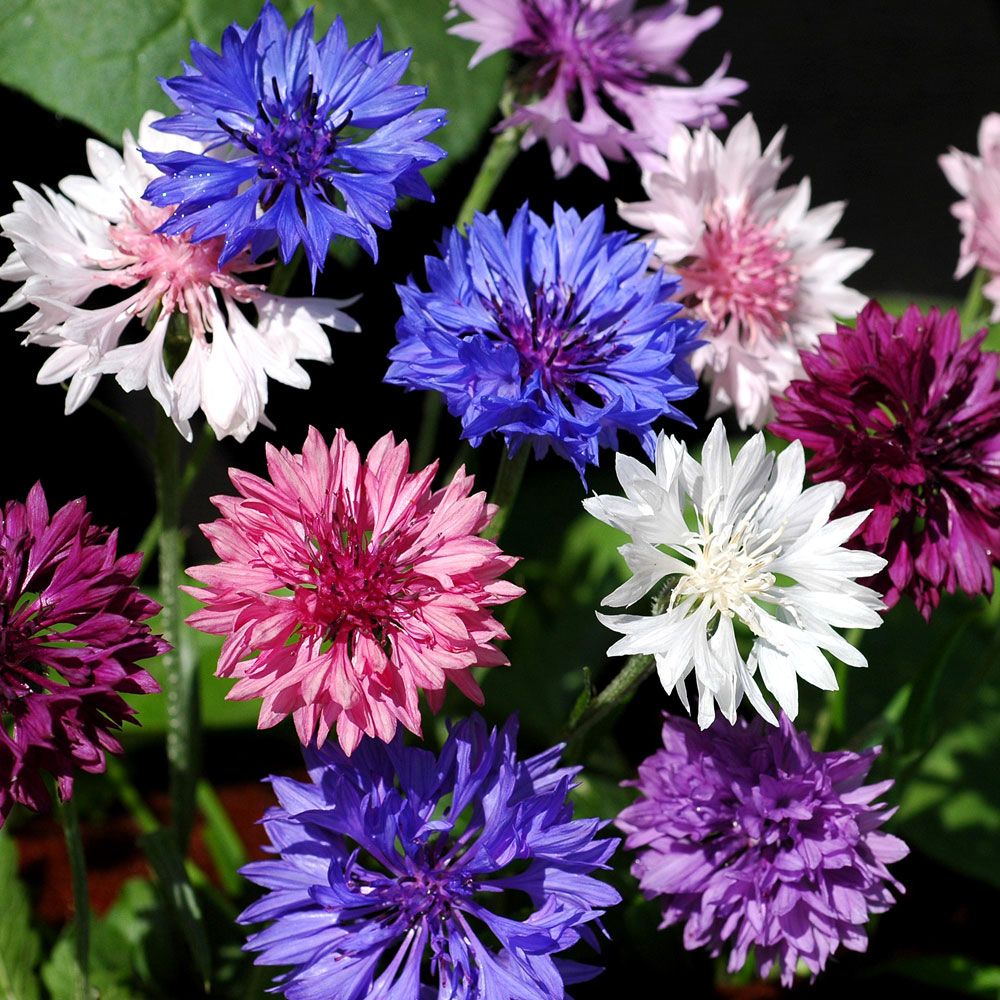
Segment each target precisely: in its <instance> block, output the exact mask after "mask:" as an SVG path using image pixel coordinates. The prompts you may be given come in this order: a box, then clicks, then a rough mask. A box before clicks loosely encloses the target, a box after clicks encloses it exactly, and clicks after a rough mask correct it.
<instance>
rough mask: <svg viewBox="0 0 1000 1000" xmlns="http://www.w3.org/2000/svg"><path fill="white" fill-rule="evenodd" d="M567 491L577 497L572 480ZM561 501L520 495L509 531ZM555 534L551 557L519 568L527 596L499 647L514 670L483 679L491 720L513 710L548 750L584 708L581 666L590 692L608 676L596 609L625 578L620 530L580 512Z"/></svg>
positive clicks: (604, 636)
mask: <svg viewBox="0 0 1000 1000" xmlns="http://www.w3.org/2000/svg"><path fill="white" fill-rule="evenodd" d="M529 485H530V482H529ZM569 489H572V490H574V491H575V492H576V493H577V497H579V492H578V490H579V486H578V483H577V482H573V483H572V484H571V485H570V486H569ZM560 492H561V491H560ZM560 501H566V498H565V497H556V498H553V497H552V495H551V494H550V493H549V492H548V491H546V492H545V494H532V493H531V492H528V495H527V496H525V495H522V496H521V498H520V499H519V501H518V509H517V513H516V517H515V518H514V520H513V521H512V523H511V528H512V529H513V528H515V527H517V528H520V527H521V526H522V525H539V524H541V525H544V524H546V523H547V522H548V519H549V516H550V515H549V511H548V505H549V503H550V502H551V503H559V502H560ZM568 503H569V504H570V505H572V503H573V501H572V500H569V501H568ZM565 506H566V503H565V502H563V503H562V508H563V510H565ZM570 509H572V506H571V508H570ZM559 529H560V530H559V531H558V532H552V534H551V536H549V537H550V539H551V543H552V545H553V548H554V551H553V552H551V553H545V554H544V555H539V554H534V553H533V558H532V559H531V562H530V564H527V563H526V564H522V565H523V567H524V568H523V573H524V577H525V578H524V579H522V580H520V581H519V582H521V583H523V584H524V585H525V587H526V589H527V593H526V594H525V595H524V596H523V597H521V598H519V599H518V600H517V601H516V602H514V603H513V604H512V605H511V606H510V607H509V608H508V609H506V614H505V616H504V624H505V625H506V627H507V630H508V632H510V635H511V640H510V641H509V642H508V643H506V644H505V647H504V648H505V651H506V653H507V655H508V656H509V657H510V661H511V663H512V664H513V667H512V668H511V669H506V668H499V669H497V670H491V671H490V672H489V673H488V674H487V675H486V677H485V678H484V679H483V681H482V683H483V684H484V685H485V691H486V696H487V702H488V706H489V712H490V716H491V718H494V719H500V718H503V717H504V716H505V715H507V714H509V713H511V712H514V711H516V712H518V714H519V715H520V718H521V725H522V729H523V730H524V731H525V733H526V734H528V735H529V737H530V739H531V740H532V741H533V742H535V743H536V744H538V745H539V746H541V745H551V744H552V742H553V740H554V739H555V738H557V736H558V734H559V731H560V729H561V728H562V727H563V726H564V725H565V724H566V722H567V720H568V719H569V717H570V715H571V713H572V712H573V710H574V705H575V706H576V709H577V710H578V711H582V710H583V708H584V707H585V706H586V702H587V700H588V697H587V695H586V694H585V691H586V688H587V686H588V685H589V684H590V683H591V680H590V671H587V672H586V673H585V672H584V671H583V670H582V667H583V665H584V664H590V665H592V669H593V674H594V680H593V685H594V689H595V690H600V688H601V687H602V686H603V685H604V684H605V683H607V681H608V679H609V678H610V677H611V676H613V668H612V666H611V665H610V664H609V662H608V657H607V648H608V646H609V645H610V643H611V641H612V635H611V633H609V632H608V631H607V630H606V629H605V628H604V626H602V625H601V624H600V623H599V622H598V621H597V619H596V618H595V617H594V611H595V610H596V609H597V608H599V607H600V603H601V598H602V597H604V596H605V595H606V594H608V593H610V592H611V591H612V590H613V589H614V588H615V587H617V586H618V585H619V584H620V583H621V582H622V581H623V580H624V579H625V578H626V577H627V575H628V569H627V567H626V566H625V563H624V560H623V559H622V557H621V556H620V555H619V554H618V551H617V550H618V546H619V545H622V544H623V543H624V542H625V540H626V539H625V536H624V535H623V534H622V533H621V532H620V531H616V530H615V529H614V528H610V527H608V526H607V525H606V524H603V523H602V522H600V521H598V520H597V519H596V518H593V517H591V516H590V515H589V514H586V513H584V512H581V513H580V514H579V515H577V516H576V517H575V518H574V519H573V520H571V521H569V522H568V523H566V522H564V521H563V522H560V524H559ZM511 534H512V536H513V531H512V533H511ZM504 545H505V547H506V548H507V549H508V551H512V552H517V551H519V542H518V541H517V539H516V537H512V538H510V539H508V538H505V540H504ZM519 568H520V567H519Z"/></svg>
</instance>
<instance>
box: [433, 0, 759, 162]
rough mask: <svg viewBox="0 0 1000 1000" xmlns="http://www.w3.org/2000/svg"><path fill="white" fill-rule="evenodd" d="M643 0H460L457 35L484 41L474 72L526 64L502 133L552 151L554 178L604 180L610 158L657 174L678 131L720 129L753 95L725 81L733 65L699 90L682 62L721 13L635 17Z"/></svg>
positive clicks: (677, 5) (674, 6) (677, 4)
mask: <svg viewBox="0 0 1000 1000" xmlns="http://www.w3.org/2000/svg"><path fill="white" fill-rule="evenodd" d="M634 8H635V0H617V2H615V3H608V2H607V0H452V11H451V13H452V14H453V15H454V14H457V13H459V12H461V13H463V14H467V15H468V16H469V18H471V20H468V21H462V22H461V23H460V24H457V25H456V26H455V27H453V28H452V29H451V30H452V32H453V33H454V34H456V35H461V36H462V37H463V38H469V39H472V40H473V41H476V42H479V48H478V49H477V50H476V52H475V54H474V55H473V57H472V61H471V63H470V65H472V66H475V64H476V63H478V62H479V61H480V60H482V59H485V58H486V57H487V56H490V55H492V54H493V53H495V52H500V51H501V50H503V49H510V50H511V51H512V52H513V53H515V55H518V56H520V57H522V59H524V60H525V61H526V66H525V67H524V68H523V69H522V70H521V71H520V72H519V73H518V74H517V75H516V76H515V83H516V84H517V89H516V90H515V104H514V111H513V114H511V115H510V117H508V118H507V119H506V120H505V121H503V122H501V123H500V125H499V128H507V127H511V126H523V127H525V128H526V131H525V133H524V138H523V139H522V141H521V144H522V146H524V147H525V148H527V147H528V146H531V145H533V144H534V143H535V142H537V141H538V140H539V139H544V140H545V141H546V142H548V144H549V149H550V151H551V154H552V167H553V169H554V170H555V172H556V176H559V177H562V176H565V175H566V174H568V173H569V172H570V171H571V170H572V169H573V168H574V167H575V166H576V165H577V164H578V163H582V164H584V165H585V166H587V167H589V168H590V169H591V170H593V171H594V173H596V174H597V175H598V176H599V177H603V178H604V179H605V180H606V179H607V177H608V167H607V163H606V162H605V158H607V159H611V160H622V159H624V158H625V155H626V154H628V155H631V156H633V157H634V158H635V159H636V160H637V161H638V162H639V165H640V166H642V167H643V168H644V169H656V164H657V158H656V156H655V154H656V153H665V152H666V151H667V144H668V141H669V139H670V136H671V133H672V132H673V130H674V127H675V126H676V125H693V126H697V125H703V124H707V125H711V126H712V127H713V128H721V127H722V126H723V125H725V123H726V117H725V115H724V114H723V113H722V111H721V108H722V107H724V106H725V105H728V104H732V103H733V100H732V99H733V97H734V96H735V95H736V94H739V93H742V92H743V91H744V90H745V89H746V83H744V81H742V80H736V79H734V78H732V77H727V76H726V75H725V73H726V70H727V68H728V59H726V60H725V61H724V62H723V63H722V65H721V66H720V67H719V68H718V69H717V70H716V71H715V73H713V74H712V76H711V77H710V78H709V79H708V80H706V81H705V82H704V83H703V84H701V85H699V86H673V85H671V86H667V85H665V84H664V83H663V82H662V81H664V80H672V81H676V82H678V83H681V84H688V83H689V82H690V77H689V76H688V74H687V73H686V72H685V71H684V69H683V67H682V66H681V65H680V60H681V59H682V58H683V56H684V54H685V53H686V52H687V50H688V49H689V48H690V46H691V44H692V43H693V42H694V40H695V39H696V38H697V37H698V36H699V35H700V34H701V33H702V32H703V31H706V30H707V29H708V28H711V27H712V25H714V24H715V23H716V22H717V21H718V20H719V18H720V17H721V16H722V11H721V9H720V8H719V7H710V8H708V9H707V10H705V11H703V12H702V13H700V14H698V15H696V16H694V17H690V16H688V15H687V14H685V10H686V9H687V2H686V0H671V2H670V3H665V4H661V5H660V6H659V7H651V8H647V9H643V10H640V11H636V10H635V9H634Z"/></svg>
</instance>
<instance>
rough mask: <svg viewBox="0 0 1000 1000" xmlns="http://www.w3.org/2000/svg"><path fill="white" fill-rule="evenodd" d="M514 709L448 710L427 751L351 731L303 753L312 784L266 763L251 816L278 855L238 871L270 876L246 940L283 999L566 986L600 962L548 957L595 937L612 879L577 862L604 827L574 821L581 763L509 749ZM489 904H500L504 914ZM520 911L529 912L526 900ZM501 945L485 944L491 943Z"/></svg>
mask: <svg viewBox="0 0 1000 1000" xmlns="http://www.w3.org/2000/svg"><path fill="white" fill-rule="evenodd" d="M516 735H517V721H516V719H511V720H509V721H508V722H507V723H506V724H505V725H504V726H503V727H502V728H500V729H499V730H497V729H494V730H492V731H489V730H487V728H486V724H485V723H484V722H483V720H482V719H481V718H480V717H479V716H478V715H474V716H472V717H471V718H469V719H466V720H464V721H463V722H460V723H459V724H457V725H456V726H455V727H454V728H453V729H452V730H451V732H450V733H449V735H448V738H447V740H446V741H445V744H444V747H443V748H442V750H441V753H440V755H438V756H435V755H434V754H433V753H431V752H429V751H427V750H422V749H420V748H418V747H411V746H405V745H404V744H403V742H402V739H401V737H400V736H399V735H397V736H396V738H395V739H393V741H392V742H391V743H388V744H385V743H382V742H381V741H380V740H375V739H371V738H365V739H364V740H362V742H361V744H360V746H359V747H358V748H357V750H355V751H354V753H353V755H352V756H351V757H347V756H346V755H345V754H344V753H343V751H342V750H341V749H339V747H337V746H335V745H334V744H333V743H332V742H327V743H326V744H325V745H324V746H323V748H322V749H321V750H316V749H310V750H307V751H306V762H307V764H308V767H309V776H310V779H311V783H306V784H302V783H300V782H297V781H292V780H291V779H289V778H278V777H275V778H272V779H271V782H272V784H273V786H274V790H275V793H276V794H277V796H278V801H279V803H280V805H278V806H277V807H275V808H273V809H271V810H269V811H268V813H267V814H266V815H265V817H264V826H265V828H266V830H267V832H268V835H269V836H270V838H271V842H272V843H273V845H274V849H275V851H276V852H277V853H278V854H279V855H280V857H278V858H276V859H275V860H271V861H260V862H255V863H253V864H250V865H247V866H246V867H245V868H244V869H243V873H244V874H245V875H246V876H247V877H248V878H249V879H250V880H251V881H253V882H255V883H257V884H258V885H261V886H264V887H265V888H267V889H269V890H271V891H270V892H269V893H268V894H267V895H266V896H264V897H263V898H261V899H260V900H258V901H257V902H256V903H254V904H252V905H251V906H250V907H248V908H247V909H246V910H245V911H244V912H243V914H242V915H241V917H240V921H241V922H243V923H258V922H260V921H273V923H271V925H270V926H269V927H267V928H266V929H264V930H262V931H259V932H257V933H255V934H252V935H251V936H250V938H249V940H248V942H247V948H248V949H250V950H253V951H259V952H260V953H261V954H260V956H259V957H258V959H257V962H258V964H262V965H283V966H291V969H290V970H289V971H287V972H284V973H282V974H281V975H280V976H279V977H278V978H277V979H276V980H275V984H276V985H275V991H276V992H278V991H280V992H282V993H283V994H284V995H285V996H286V997H288V998H289V1000H315V998H317V997H343V998H348V997H351V998H360V997H373V996H380V997H385V998H386V1000H389V998H400V1000H415V998H418V997H419V998H424V997H428V998H429V997H442V998H443V997H448V998H449V1000H501V998H502V1000H508V998H512V997H539V998H541V997H558V998H560V1000H562V998H563V997H564V996H565V990H564V984H566V983H573V982H579V981H582V980H583V979H587V978H590V977H591V976H592V975H594V974H596V972H597V971H598V970H597V969H594V968H591V967H588V966H581V965H579V964H577V963H576V962H573V961H569V960H563V959H561V958H560V957H558V956H559V954H560V953H561V952H563V951H565V950H566V949H567V948H569V947H571V946H572V945H573V944H575V943H576V942H577V941H578V940H580V939H581V938H582V939H583V940H585V941H587V942H589V943H590V944H592V945H596V940H595V937H594V933H593V931H592V930H591V928H590V927H589V926H587V925H588V924H590V923H591V922H593V923H594V924H596V926H597V927H600V916H601V914H602V913H603V911H604V910H605V909H606V908H607V907H609V906H613V905H615V904H616V903H618V902H619V901H620V897H619V895H618V893H617V892H616V891H615V890H614V889H612V888H611V887H610V886H608V885H605V884H604V883H603V882H601V881H599V880H598V879H596V878H594V877H593V876H592V875H591V874H590V873H591V872H593V871H594V870H595V869H598V868H607V867H608V865H607V861H608V859H609V858H610V856H611V854H612V853H613V852H614V850H615V847H616V846H617V844H618V841H617V840H616V839H614V838H604V839H595V837H596V834H597V832H598V831H599V830H600V829H601V828H602V827H603V826H604V823H603V822H602V821H600V820H593V819H580V820H574V819H573V810H572V807H571V805H570V803H569V801H568V800H567V794H568V792H569V790H570V789H571V788H572V787H573V777H574V775H575V774H576V773H577V771H578V770H579V769H578V768H560V767H559V766H558V758H559V753H560V750H561V747H553V748H552V749H551V750H548V751H546V752H545V753H542V754H539V755H538V756H537V757H531V758H529V759H527V760H520V759H518V757H517V755H516V752H515V741H516ZM501 913H502V914H503V915H501ZM529 914H530V915H529ZM497 944H499V949H498V950H497V949H496V945H497Z"/></svg>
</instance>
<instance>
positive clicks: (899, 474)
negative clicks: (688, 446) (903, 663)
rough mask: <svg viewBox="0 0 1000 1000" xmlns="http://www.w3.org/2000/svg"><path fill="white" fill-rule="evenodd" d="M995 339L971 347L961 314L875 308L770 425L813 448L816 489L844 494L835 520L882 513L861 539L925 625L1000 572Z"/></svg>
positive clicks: (884, 587) (829, 345) (832, 338)
mask: <svg viewBox="0 0 1000 1000" xmlns="http://www.w3.org/2000/svg"><path fill="white" fill-rule="evenodd" d="M985 337H986V331H985V330H983V331H980V332H979V333H978V334H976V335H975V336H974V337H970V338H969V339H968V340H966V341H963V340H962V336H961V324H960V322H959V318H958V314H957V313H955V312H954V311H951V312H949V313H946V314H945V315H941V314H940V313H939V312H938V311H937V310H936V309H932V310H931V311H930V312H929V313H928V314H927V315H926V316H925V315H923V314H922V313H921V312H920V310H919V309H918V308H917V307H916V306H910V308H909V309H907V310H906V313H905V314H904V315H903V317H902V318H901V319H896V318H895V317H893V316H888V315H886V313H885V312H884V311H883V310H882V307H881V306H879V305H878V303H876V302H872V303H870V304H869V305H868V306H866V307H865V309H864V310H863V311H862V312H861V314H860V315H859V316H858V321H857V325H856V327H855V328H854V329H851V328H850V327H846V326H838V327H837V332H836V333H835V334H827V335H825V336H823V337H821V338H820V341H819V346H818V348H817V350H816V351H815V353H805V354H803V355H802V364H803V366H804V368H805V371H806V374H807V375H808V380H804V381H798V382H792V384H791V385H790V386H789V387H788V389H787V390H786V393H785V396H786V398H785V399H777V400H776V401H775V409H776V411H777V415H778V416H777V420H776V421H775V423H773V424H771V427H770V429H771V430H772V431H774V433H775V434H779V435H780V436H781V437H784V438H788V439H789V440H799V441H801V442H802V444H803V445H804V446H805V447H806V448H809V449H812V451H813V452H814V455H813V457H812V458H811V459H810V460H809V463H808V465H807V468H808V469H809V471H810V473H811V474H812V478H813V479H814V480H815V481H816V482H825V481H831V480H840V481H842V482H843V483H844V484H845V485H846V487H847V491H846V493H845V494H844V499H843V500H842V501H841V502H840V505H839V506H838V508H837V510H836V513H837V514H840V515H844V514H852V513H854V512H856V511H860V510H867V509H871V510H872V514H871V516H870V517H869V518H868V519H867V520H866V521H864V522H863V524H862V525H861V527H860V529H859V530H858V532H857V534H856V536H855V540H854V544H855V545H857V547H859V548H863V549H867V550H868V551H871V552H876V553H878V554H879V555H881V556H884V557H885V559H886V560H888V566H887V567H886V568H885V569H884V570H883V571H882V573H881V574H879V576H878V577H875V578H874V579H873V581H871V585H872V586H873V587H874V588H875V589H876V590H878V591H879V592H880V593H882V594H885V603H886V605H887V606H889V607H892V605H894V604H895V603H896V602H897V601H898V600H899V599H900V597H901V596H902V595H903V594H909V595H910V596H911V597H912V598H913V600H914V602H915V603H916V605H917V608H918V609H919V611H920V613H921V614H922V615H923V616H924V617H925V618H928V619H929V618H930V616H931V612H932V611H933V610H934V608H935V607H937V604H938V601H939V600H940V597H941V590H942V589H945V590H947V591H948V593H954V592H955V590H956V589H960V590H963V591H965V592H966V593H967V594H979V593H984V594H990V593H992V590H993V566H994V565H997V564H998V562H1000V386H998V384H997V367H998V364H1000V356H998V355H996V354H994V353H993V352H990V351H984V350H982V344H983V340H984V338H985Z"/></svg>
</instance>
